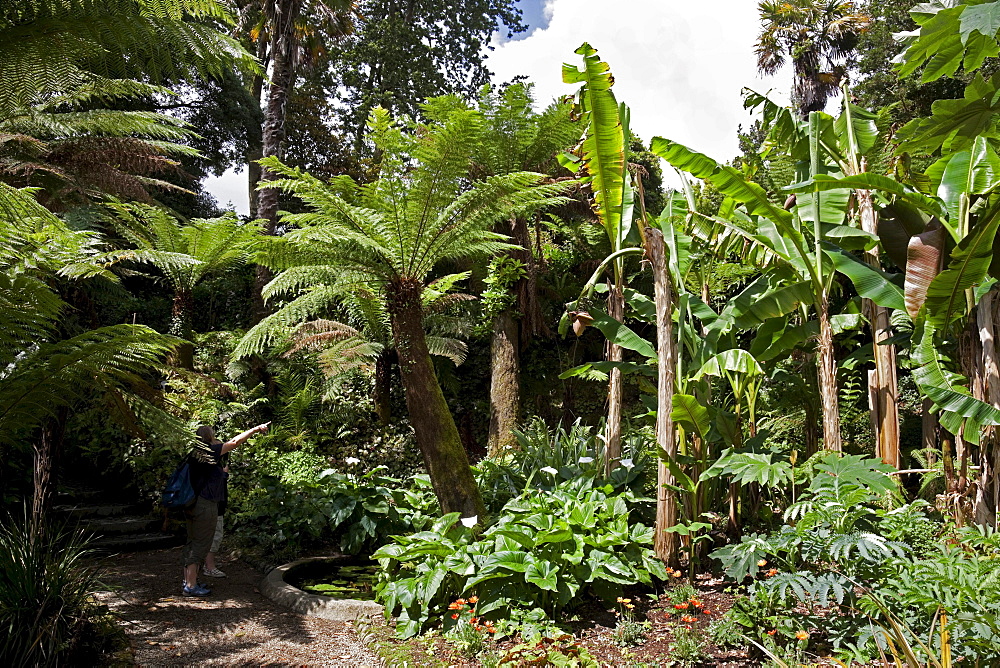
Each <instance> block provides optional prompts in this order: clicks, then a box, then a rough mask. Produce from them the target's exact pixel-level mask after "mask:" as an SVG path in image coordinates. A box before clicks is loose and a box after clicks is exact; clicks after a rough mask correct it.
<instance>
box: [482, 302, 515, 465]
mask: <svg viewBox="0 0 1000 668" xmlns="http://www.w3.org/2000/svg"><path fill="white" fill-rule="evenodd" d="M490 353H491V357H490V431H489V439H488V451H489V454H490V456H491V457H492V456H494V455H497V454H499V453H501V452H503V451H504V450H506V449H507V448H512V447H514V446H515V445H516V444H517V439H515V438H514V429H516V428H517V420H518V416H519V415H520V411H521V406H520V402H521V379H520V375H521V369H520V367H521V363H520V359H519V353H518V326H517V319H516V318H515V317H514V314H513V313H511V311H510V310H504V311H503V312H501V313H500V314H499V315H498V316H497V317H496V319H495V320H494V321H493V339H492V341H491V344H490Z"/></svg>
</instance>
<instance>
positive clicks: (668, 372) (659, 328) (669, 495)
mask: <svg viewBox="0 0 1000 668" xmlns="http://www.w3.org/2000/svg"><path fill="white" fill-rule="evenodd" d="M646 256H647V257H648V258H649V262H650V265H651V266H652V270H653V301H654V304H655V305H656V348H657V352H658V360H657V378H658V380H657V383H656V445H657V450H658V451H659V450H662V451H663V452H665V453H666V454H667V455H668V456H669V457H670V458H671V459H672V458H674V457H676V455H677V438H676V433H675V426H674V420H673V417H672V414H673V396H674V370H675V368H676V359H677V345H676V341H675V340H674V322H673V317H672V314H673V307H674V304H673V302H674V297H673V290H672V287H671V284H670V273H669V271H668V270H667V259H666V246H665V244H664V242H663V233H662V232H660V230H657V229H655V228H649V229H647V230H646ZM657 462H658V465H657V468H656V533H655V536H654V538H653V549H654V550H655V552H656V556H657V557H658V558H659V559H661V560H662V561H664V562H665V563H667V564H668V565H670V566H672V567H676V566H679V565H680V556H679V554H678V551H679V550H678V547H679V542H678V539H679V538H680V537H679V536H678V535H677V534H676V533H673V532H668V531H667V529H669V528H670V527H673V526H676V525H677V493H676V492H675V491H674V490H672V489H670V487H668V486H669V485H673V484H675V483H674V477H673V475H671V473H670V469H669V468H667V465H666V463H665V461H664V459H663V455H662V454H661V455H660V456H659V457H657Z"/></svg>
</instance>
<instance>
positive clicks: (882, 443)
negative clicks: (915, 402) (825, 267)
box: [857, 190, 902, 469]
mask: <svg viewBox="0 0 1000 668" xmlns="http://www.w3.org/2000/svg"><path fill="white" fill-rule="evenodd" d="M857 198H858V210H859V212H860V214H861V229H863V230H864V231H865V232H869V233H871V234H877V233H878V229H877V227H878V225H877V220H876V216H875V207H874V206H872V195H871V192H869V191H867V190H858V191H857ZM865 262H867V263H868V265H869V266H871V267H872V268H874V269H879V268H880V263H879V259H878V247H875V248H873V249H872V250H870V251H868V252H866V253H865ZM863 311H864V313H865V317H867V318H868V324H869V327H871V332H872V347H873V351H872V352H873V355H874V358H875V370H874V373H873V374H869V397H870V403H871V409H872V425H873V427H874V430H875V452H876V454H877V455H878V456H880V457H881V458H882V461H883V462H885V463H886V464H888V465H889V466H892V467H894V468H897V469H898V468H900V467H901V466H902V461H901V457H900V452H899V407H898V401H899V389H898V384H897V381H896V346H895V344H888V345H883V341H885V340H887V339H888V338H890V337H891V336H892V327H891V325H890V322H889V309H887V308H885V307H884V306H879V305H878V304H876V303H875V302H873V301H872V300H870V299H865V300H864V302H863Z"/></svg>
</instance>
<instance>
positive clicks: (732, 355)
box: [695, 348, 764, 379]
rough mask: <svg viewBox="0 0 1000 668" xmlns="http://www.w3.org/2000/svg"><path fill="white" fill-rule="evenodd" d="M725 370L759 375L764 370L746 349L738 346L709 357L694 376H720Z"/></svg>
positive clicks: (746, 374) (744, 374) (742, 374)
mask: <svg viewBox="0 0 1000 668" xmlns="http://www.w3.org/2000/svg"><path fill="white" fill-rule="evenodd" d="M726 372H729V373H734V374H739V375H741V376H760V375H763V373H764V370H763V369H761V368H760V364H759V363H758V362H757V360H756V359H754V356H753V355H751V354H750V353H749V352H747V351H746V350H742V349H740V348H730V349H729V350H723V351H722V352H721V353H718V354H716V355H713V356H712V357H710V358H709V359H708V360H707V361H706V362H705V363H704V364H703V365H702V367H701V368H700V369H698V373H696V374H695V378H696V379H697V378H701V377H702V376H722V375H724V374H725V373H726Z"/></svg>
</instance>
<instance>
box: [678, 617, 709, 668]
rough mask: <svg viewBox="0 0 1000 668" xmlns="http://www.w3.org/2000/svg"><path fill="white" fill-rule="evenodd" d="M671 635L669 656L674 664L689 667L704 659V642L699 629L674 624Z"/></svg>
mask: <svg viewBox="0 0 1000 668" xmlns="http://www.w3.org/2000/svg"><path fill="white" fill-rule="evenodd" d="M673 636H674V638H673V641H672V642H671V643H670V656H671V658H673V659H674V660H675V662H676V665H678V666H684V667H685V668H690V667H691V666H697V665H698V664H700V663H701V662H702V661H703V660H704V659H705V650H706V642H705V639H704V638H703V637H702V635H701V632H700V631H696V630H694V629H692V628H688V627H686V626H676V627H674V629H673Z"/></svg>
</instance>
